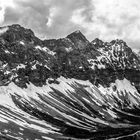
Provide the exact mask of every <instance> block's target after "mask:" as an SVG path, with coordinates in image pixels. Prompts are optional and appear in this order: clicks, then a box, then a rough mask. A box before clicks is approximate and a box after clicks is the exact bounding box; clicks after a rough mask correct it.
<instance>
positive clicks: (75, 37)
mask: <svg viewBox="0 0 140 140" xmlns="http://www.w3.org/2000/svg"><path fill="white" fill-rule="evenodd" d="M66 38H68V39H70V40H71V41H72V42H73V43H74V44H75V46H76V47H77V48H78V49H83V48H85V46H86V45H87V44H88V43H89V41H88V40H87V39H86V37H85V36H84V35H83V34H82V33H81V31H79V30H77V31H75V32H73V33H71V34H70V35H68V36H67V37H66Z"/></svg>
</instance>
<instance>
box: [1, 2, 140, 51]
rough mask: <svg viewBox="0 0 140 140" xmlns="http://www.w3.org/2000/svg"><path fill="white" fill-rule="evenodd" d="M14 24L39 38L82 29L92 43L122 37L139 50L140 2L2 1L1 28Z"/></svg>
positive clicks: (54, 36) (64, 34) (59, 35)
mask: <svg viewBox="0 0 140 140" xmlns="http://www.w3.org/2000/svg"><path fill="white" fill-rule="evenodd" d="M13 23H18V24H21V25H23V26H25V27H27V28H31V29H32V30H33V31H34V32H35V34H36V35H37V36H38V37H40V38H59V37H65V36H66V35H68V34H70V33H71V32H73V31H75V30H81V32H82V33H83V34H84V35H85V36H86V37H87V39H89V40H90V41H91V40H93V39H94V38H97V37H98V38H100V39H102V40H104V41H111V40H113V39H117V38H119V39H123V40H125V41H126V42H127V43H128V44H129V45H130V46H131V47H133V48H139V49H140V0H0V26H3V25H9V24H13Z"/></svg>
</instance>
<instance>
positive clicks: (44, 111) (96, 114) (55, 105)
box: [0, 77, 140, 140]
mask: <svg viewBox="0 0 140 140" xmlns="http://www.w3.org/2000/svg"><path fill="white" fill-rule="evenodd" d="M57 81H58V82H59V84H54V83H52V84H49V83H47V85H45V86H42V87H36V86H34V85H33V84H31V83H30V84H29V85H28V86H27V88H26V89H21V88H20V87H18V86H16V85H15V84H14V83H10V84H9V85H8V86H1V87H0V91H1V92H0V98H1V100H0V132H2V133H1V134H0V135H1V137H6V138H7V139H8V138H9V139H12V138H13V139H21V140H22V139H27V138H28V139H41V140H43V139H47V140H48V139H64V140H66V139H70V138H71V139H92V138H94V139H109V138H115V137H121V136H122V135H123V136H124V135H125V134H126V135H128V134H132V133H134V132H136V131H137V130H139V122H140V117H139V116H138V115H135V111H137V114H140V110H139V102H140V97H139V95H138V93H137V91H136V90H135V89H134V87H133V86H132V85H131V84H130V83H129V81H128V80H127V79H124V80H121V81H120V80H116V83H114V84H116V86H117V90H118V92H117V91H116V94H114V95H113V94H111V88H112V86H113V84H112V85H111V87H110V89H106V88H104V87H102V89H103V88H104V91H109V92H108V94H107V93H102V92H101V91H100V90H99V89H100V88H101V87H100V88H99V89H98V88H97V87H95V86H93V85H92V84H91V83H90V82H89V81H82V80H75V79H65V78H63V77H60V78H58V79H57ZM124 82H125V83H126V85H124V86H123V91H122V92H120V86H122V84H123V83H124ZM127 86H131V89H132V90H129V91H128V89H127ZM121 89H122V88H121ZM124 96H125V99H126V102H129V103H130V105H129V104H124V105H122V104H123V101H124V98H123V97H124ZM118 97H121V98H118ZM132 97H133V98H132ZM119 104H120V106H121V107H122V108H121V109H120V108H119V107H118V106H117V105H119ZM127 112H129V113H127ZM124 118H125V119H124Z"/></svg>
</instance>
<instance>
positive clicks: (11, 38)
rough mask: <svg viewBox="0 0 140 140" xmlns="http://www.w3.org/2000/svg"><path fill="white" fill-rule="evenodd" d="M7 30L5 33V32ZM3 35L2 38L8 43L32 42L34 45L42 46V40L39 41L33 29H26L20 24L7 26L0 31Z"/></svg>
mask: <svg viewBox="0 0 140 140" xmlns="http://www.w3.org/2000/svg"><path fill="white" fill-rule="evenodd" d="M4 29H5V32H4ZM0 30H1V32H2V34H0V38H2V39H3V40H4V41H5V42H6V43H9V44H11V43H13V42H19V41H22V40H23V41H24V42H28V43H29V42H30V43H32V44H41V41H40V39H38V38H37V37H36V36H35V34H34V32H33V31H32V30H31V29H27V28H24V27H22V26H20V25H19V24H13V25H9V26H5V27H4V28H1V29H0Z"/></svg>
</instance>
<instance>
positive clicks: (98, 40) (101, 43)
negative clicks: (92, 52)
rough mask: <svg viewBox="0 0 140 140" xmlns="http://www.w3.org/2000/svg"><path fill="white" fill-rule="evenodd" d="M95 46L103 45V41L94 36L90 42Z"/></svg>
mask: <svg viewBox="0 0 140 140" xmlns="http://www.w3.org/2000/svg"><path fill="white" fill-rule="evenodd" d="M91 43H92V44H93V45H94V46H95V47H96V48H100V47H103V44H104V42H103V41H102V40H100V39H99V38H95V39H94V40H93V41H92V42H91Z"/></svg>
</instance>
